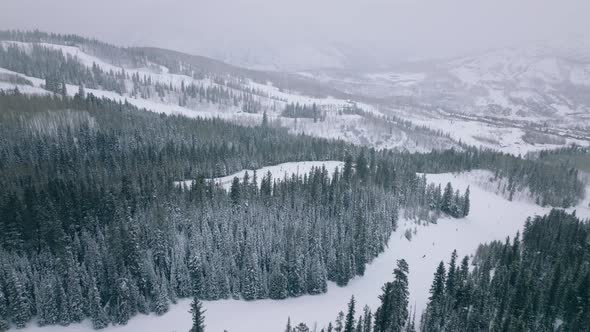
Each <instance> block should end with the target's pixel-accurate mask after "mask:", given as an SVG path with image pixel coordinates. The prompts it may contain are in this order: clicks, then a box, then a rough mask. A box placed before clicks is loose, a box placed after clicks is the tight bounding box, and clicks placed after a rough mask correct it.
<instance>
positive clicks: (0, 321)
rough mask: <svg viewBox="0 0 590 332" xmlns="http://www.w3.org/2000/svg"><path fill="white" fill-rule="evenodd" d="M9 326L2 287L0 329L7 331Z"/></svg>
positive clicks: (0, 292)
mask: <svg viewBox="0 0 590 332" xmlns="http://www.w3.org/2000/svg"><path fill="white" fill-rule="evenodd" d="M9 327H10V326H9V325H8V307H7V304H6V296H5V295H4V292H3V291H2V289H0V331H7V330H8V328H9Z"/></svg>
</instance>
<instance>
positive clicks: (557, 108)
mask: <svg viewBox="0 0 590 332" xmlns="http://www.w3.org/2000/svg"><path fill="white" fill-rule="evenodd" d="M68 38H69V39H68ZM68 38H65V39H63V38H62V39H60V38H56V37H55V36H53V37H52V36H49V35H43V34H41V35H39V36H35V35H33V36H31V35H25V36H13V35H10V34H7V35H4V36H2V38H1V39H2V40H0V43H1V44H0V45H2V49H3V50H4V51H5V54H6V56H5V57H4V58H3V59H0V60H2V61H1V63H0V89H10V88H14V87H15V86H16V87H18V88H19V89H20V90H21V91H22V92H27V93H43V92H45V93H48V91H47V90H51V89H49V88H48V87H47V78H48V77H49V78H52V77H53V76H56V75H54V74H53V72H54V71H55V69H52V67H51V66H57V64H56V63H59V62H60V61H63V62H64V63H66V64H61V66H69V67H71V68H70V70H74V71H75V72H78V73H80V75H82V76H84V79H83V80H82V79H80V78H78V77H64V82H63V83H64V84H65V85H66V89H65V90H67V91H66V92H67V93H68V94H70V95H74V94H75V93H77V92H78V88H79V85H80V84H83V85H85V87H86V90H87V91H88V92H92V93H93V94H95V95H98V96H104V97H107V98H111V99H115V100H120V101H128V102H130V103H132V104H134V105H136V106H138V107H143V108H146V109H148V110H151V111H155V112H165V113H169V114H182V115H186V116H192V117H197V116H198V117H220V118H224V119H226V120H229V121H234V122H238V123H241V124H244V125H252V124H259V123H261V121H262V118H263V114H264V113H266V114H267V116H268V118H269V120H270V121H271V123H272V124H273V125H276V126H282V127H286V128H288V129H289V130H290V131H291V132H293V133H306V134H311V135H316V136H320V137H326V138H340V139H344V140H346V141H349V142H352V143H356V144H364V145H369V146H373V147H376V148H401V149H408V150H411V151H416V150H418V151H426V150H430V149H433V148H435V149H444V148H449V147H457V146H459V142H462V143H467V144H469V145H477V146H485V147H490V148H495V149H500V150H502V151H505V152H509V153H514V154H523V153H526V152H528V151H531V150H539V149H546V148H555V147H561V146H564V145H566V144H570V143H576V144H580V145H588V144H589V142H590V135H589V134H588V132H590V130H588V128H590V57H589V56H587V55H590V52H584V51H583V50H581V49H576V50H575V51H571V50H567V51H565V50H564V49H559V50H557V51H555V50H553V49H547V48H529V49H504V50H498V51H493V52H488V53H484V54H479V55H474V56H468V57H463V58H458V59H452V60H444V61H430V62H425V61H422V62H413V63H404V64H400V65H397V66H395V67H391V68H390V69H388V70H380V71H375V70H372V71H352V70H343V69H331V70H321V71H318V70H316V71H299V72H295V73H294V72H291V73H287V72H278V71H264V70H253V69H246V68H243V67H238V66H235V65H230V64H227V63H224V62H221V61H218V60H214V59H211V58H207V57H202V56H195V55H188V54H184V53H180V52H175V51H171V50H165V49H157V48H149V47H143V48H129V49H126V48H118V47H115V46H111V45H108V44H104V43H101V42H97V41H90V40H86V39H84V38H81V37H75V38H74V37H68ZM11 52H12V53H14V52H17V53H18V52H23V53H21V54H20V55H16V56H15V55H14V54H12V55H11ZM334 54H335V55H336V57H338V54H337V53H334ZM43 57H51V58H52V60H51V61H45V60H46V59H45V60H43V59H39V58H43ZM15 59H18V61H16V60H15ZM59 59H61V60H59ZM68 59H69V60H68ZM52 61H57V62H56V63H53V62H52ZM68 61H70V62H69V63H68ZM268 64H269V65H273V63H272V62H269V63H268ZM340 65H342V63H340ZM273 66H274V65H273ZM336 67H337V66H336ZM34 68H36V69H34ZM66 72H67V71H66ZM68 75H70V76H71V75H73V74H69V73H66V75H65V76H68ZM57 76H59V75H57ZM85 80H86V81H85ZM54 83H55V82H54ZM57 83H58V84H59V83H60V82H57ZM54 90H55V89H54ZM54 92H55V91H54ZM290 104H299V105H301V106H302V107H304V106H305V107H308V108H310V109H312V108H313V105H314V104H315V105H316V107H317V109H318V112H319V113H318V114H321V116H320V117H315V118H314V117H310V116H293V115H291V116H286V114H285V113H284V110H285V108H286V107H287V106H288V105H290Z"/></svg>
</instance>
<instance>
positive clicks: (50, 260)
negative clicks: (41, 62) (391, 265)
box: [0, 91, 581, 328]
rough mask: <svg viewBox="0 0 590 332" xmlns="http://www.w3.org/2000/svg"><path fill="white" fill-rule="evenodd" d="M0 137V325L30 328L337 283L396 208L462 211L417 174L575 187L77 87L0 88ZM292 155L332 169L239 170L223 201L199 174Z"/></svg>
mask: <svg viewBox="0 0 590 332" xmlns="http://www.w3.org/2000/svg"><path fill="white" fill-rule="evenodd" d="M0 143H1V144H0V186H1V187H2V191H1V193H0V245H1V248H0V260H1V264H0V326H1V327H3V328H4V327H6V326H7V323H10V324H14V325H16V326H24V325H25V324H26V323H27V322H28V321H29V320H30V319H31V318H32V317H34V316H36V317H37V319H38V323H39V324H42V325H45V324H64V325H65V324H69V323H72V322H78V321H80V320H82V319H84V318H86V317H89V318H91V319H92V323H93V325H94V326H95V327H96V328H101V327H104V326H106V325H107V324H109V323H116V324H124V323H125V322H127V320H128V319H129V318H130V317H131V316H133V315H134V314H136V313H138V312H141V313H147V312H156V313H158V314H161V313H164V312H165V311H166V310H167V308H168V303H169V302H170V301H174V300H175V299H176V298H179V297H187V296H193V295H194V296H198V297H199V298H201V299H221V298H230V297H234V298H242V299H246V300H252V299H260V298H284V297H288V296H298V295H302V294H315V293H321V292H324V291H325V290H326V282H327V280H332V281H335V282H336V283H338V284H340V285H344V284H346V283H347V282H348V281H349V280H350V279H351V278H352V277H353V276H355V275H362V274H363V273H364V269H365V266H366V264H367V263H369V262H370V261H371V260H372V259H373V258H374V257H375V256H376V255H378V254H379V253H380V252H382V251H383V249H384V246H385V245H386V243H387V242H386V241H387V240H388V238H389V236H390V233H391V232H392V230H394V229H395V227H396V223H397V218H398V211H399V210H400V209H404V211H405V213H406V215H408V216H416V217H418V218H420V219H423V220H436V218H437V216H438V215H440V214H441V213H447V214H451V215H455V216H457V217H460V216H462V215H464V214H466V213H467V212H468V209H466V208H464V206H465V201H466V197H467V195H465V194H463V193H459V192H452V190H447V193H443V190H442V189H441V188H440V187H435V186H434V185H428V184H427V183H426V180H425V178H424V177H422V176H419V175H417V173H418V172H424V171H436V170H445V171H449V170H454V171H459V170H464V169H471V168H475V167H488V168H490V169H492V170H494V171H496V173H497V174H498V176H499V177H506V176H512V177H513V182H514V183H515V184H518V185H520V186H528V185H529V184H531V183H532V182H531V181H532V180H531V179H551V181H553V182H552V183H553V187H552V188H554V189H553V190H555V192H560V193H561V192H569V191H571V187H576V186H581V184H580V183H579V181H578V180H577V178H576V177H575V173H574V172H561V173H558V172H557V171H556V170H557V168H556V167H553V166H551V165H545V164H536V163H534V162H530V161H526V160H523V159H520V158H514V157H507V156H504V155H500V154H497V153H494V152H491V151H479V150H470V149H468V150H466V151H464V152H458V151H450V152H446V153H430V154H403V153H396V152H392V151H387V150H383V151H375V150H372V149H366V148H361V147H356V146H353V145H350V144H346V143H343V142H341V141H330V140H324V139H317V138H311V137H308V136H304V135H300V136H293V135H289V134H287V133H286V131H285V130H280V129H273V128H268V126H266V123H265V122H262V123H261V124H260V126H258V127H255V128H246V127H240V126H237V125H232V124H228V123H225V122H223V121H220V120H200V119H187V118H184V117H175V116H165V115H158V114H154V113H150V112H145V111H142V110H139V109H137V108H135V107H133V106H131V105H129V104H123V103H117V102H113V101H110V100H106V99H98V98H95V97H94V96H92V95H88V96H85V94H84V93H83V91H81V93H80V94H78V95H77V96H76V97H75V98H63V97H54V96H45V97H27V96H23V95H20V94H18V93H12V92H11V93H4V92H2V93H0ZM301 160H343V161H345V166H344V167H343V168H342V169H340V170H337V171H336V172H335V173H333V174H330V176H329V174H327V171H326V170H325V169H316V170H314V171H313V172H312V173H310V174H307V175H305V176H302V177H299V178H296V177H293V178H290V179H285V180H284V181H279V182H277V181H274V179H272V178H270V177H269V176H267V175H264V174H250V175H249V177H248V178H243V179H236V180H235V181H234V184H233V185H232V188H231V190H230V191H229V192H226V191H225V190H223V189H222V188H220V187H217V186H215V185H214V183H213V182H212V181H208V180H207V178H210V177H214V176H223V175H227V174H230V173H232V172H235V171H238V170H240V169H244V168H250V169H256V168H258V167H260V166H263V165H269V164H276V163H281V162H286V161H301ZM518 172H521V173H518ZM518 174H523V175H524V176H517V175H518ZM254 176H257V177H260V178H262V179H263V180H262V185H261V187H260V188H258V187H257V186H254V185H252V183H253V181H251V179H252V177H254ZM183 179H197V180H195V181H194V182H193V184H192V186H191V188H190V190H183V189H182V188H179V187H178V186H175V185H174V181H178V180H183ZM541 194H543V193H542V192H540V193H539V195H541ZM551 195H553V192H552V194H551ZM547 197H549V198H551V197H553V196H547ZM578 198H579V195H577V194H576V193H575V192H574V193H573V194H572V195H571V200H572V201H575V200H577V199H578ZM560 199H561V198H560ZM559 202H562V201H561V200H559Z"/></svg>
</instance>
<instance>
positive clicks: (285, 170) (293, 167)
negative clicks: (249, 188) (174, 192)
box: [175, 160, 344, 190]
mask: <svg viewBox="0 0 590 332" xmlns="http://www.w3.org/2000/svg"><path fill="white" fill-rule="evenodd" d="M343 165H344V162H342V161H335V160H330V161H300V162H290V163H283V164H278V165H273V166H266V167H263V168H260V169H257V170H256V178H257V183H256V184H257V185H258V186H260V182H261V181H260V180H261V179H262V178H263V177H264V176H266V174H267V173H268V172H270V174H271V176H272V179H273V181H276V180H283V179H285V178H290V177H291V175H295V176H297V177H301V176H303V175H305V174H308V173H310V172H311V171H312V169H314V168H322V167H325V168H326V170H327V171H328V175H329V176H331V175H332V173H334V170H335V169H336V168H341V167H342V166H343ZM246 172H248V176H249V177H250V181H252V180H253V176H254V170H251V169H244V170H241V171H239V172H237V173H234V174H231V175H228V176H224V177H219V178H214V179H213V181H215V183H217V184H218V185H220V186H221V187H223V188H224V189H226V190H229V189H230V187H231V183H232V181H233V180H234V178H235V177H238V178H239V179H240V182H242V179H243V178H244V175H245V174H246ZM192 182H193V180H185V181H178V182H175V184H176V185H183V186H185V187H189V186H190V185H191V184H192Z"/></svg>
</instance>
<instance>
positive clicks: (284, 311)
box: [24, 162, 590, 332]
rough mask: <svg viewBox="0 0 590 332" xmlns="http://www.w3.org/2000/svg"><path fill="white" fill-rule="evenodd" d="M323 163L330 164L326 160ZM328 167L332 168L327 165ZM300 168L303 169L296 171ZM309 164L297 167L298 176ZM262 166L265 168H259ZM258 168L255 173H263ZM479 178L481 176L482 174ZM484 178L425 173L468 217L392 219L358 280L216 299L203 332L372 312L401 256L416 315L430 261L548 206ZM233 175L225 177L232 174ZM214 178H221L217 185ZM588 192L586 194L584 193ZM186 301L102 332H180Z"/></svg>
mask: <svg viewBox="0 0 590 332" xmlns="http://www.w3.org/2000/svg"><path fill="white" fill-rule="evenodd" d="M329 163H330V164H329V165H332V166H333V164H331V163H332V162H329ZM333 163H334V165H338V164H336V163H338V162H333ZM296 165H297V164H296V163H289V164H281V165H277V166H273V167H274V168H272V170H274V171H276V170H278V171H279V173H274V174H280V172H284V171H285V170H287V169H288V170H290V171H294V170H296V169H297V166H296ZM302 165H306V166H302ZM311 166H312V164H310V163H309V162H304V163H302V164H299V170H300V171H302V170H303V169H304V168H306V167H311ZM267 169H268V168H267ZM263 172H264V171H263V170H260V171H259V172H258V174H263ZM486 174H487V175H486ZM491 176H492V174H491V173H490V172H487V171H472V172H468V173H461V174H428V175H427V179H428V181H429V182H434V183H441V184H443V185H444V184H446V183H447V182H449V181H450V182H452V184H453V187H454V188H457V189H460V190H461V191H463V190H465V189H466V187H467V186H470V187H471V214H470V215H469V216H468V217H467V218H464V219H460V220H456V219H448V218H443V219H440V220H439V221H438V223H437V224H429V225H417V224H416V223H415V222H414V221H410V220H405V221H400V224H399V227H398V230H397V231H396V232H395V233H393V235H392V237H391V238H390V240H389V247H388V248H387V249H386V251H385V252H384V253H382V254H381V255H379V256H378V257H377V258H376V259H375V260H374V261H373V262H372V263H371V264H370V265H369V266H367V269H366V273H365V275H364V276H363V277H357V278H355V279H353V280H351V281H350V283H349V284H348V285H347V286H345V287H338V286H336V285H335V284H334V283H329V284H328V292H327V293H325V294H321V295H314V296H312V295H306V296H302V297H299V298H290V299H286V300H259V301H251V302H247V301H239V300H221V301H213V302H209V301H207V302H204V307H205V309H206V310H207V312H206V313H205V323H206V325H207V326H206V328H207V330H208V331H215V332H217V331H220V332H221V331H224V330H227V331H229V332H232V331H235V332H243V331H246V332H248V331H257V332H276V331H282V330H283V329H284V326H285V324H286V322H287V318H288V317H291V322H292V323H293V324H295V323H299V322H305V323H307V324H308V325H309V326H310V327H311V328H312V329H313V326H314V323H316V324H317V327H318V330H319V328H321V327H322V326H324V325H325V324H327V323H328V321H331V320H334V319H335V317H336V315H337V313H338V311H340V310H345V308H346V304H347V302H348V301H349V299H350V297H351V296H352V295H354V296H355V298H356V299H357V305H358V308H362V307H363V306H364V305H365V304H367V305H369V306H370V307H371V308H372V310H373V311H374V310H375V309H376V308H377V306H378V302H379V300H378V298H377V296H378V295H379V294H380V292H381V290H380V289H381V286H382V285H383V284H384V283H385V282H386V281H389V280H391V279H392V271H393V268H394V266H395V262H396V260H397V259H401V258H404V259H405V260H406V261H407V262H408V263H409V266H410V276H409V280H410V284H409V286H410V297H411V299H410V304H411V305H412V306H415V307H416V311H417V313H418V315H419V314H420V312H421V311H422V310H423V309H424V308H425V306H426V302H427V299H428V289H429V288H430V284H431V282H432V276H433V274H434V271H435V269H436V265H437V264H438V262H440V261H441V260H442V261H445V262H447V263H448V260H449V258H450V255H451V252H452V251H453V250H454V249H457V252H458V254H459V257H462V256H464V255H471V254H473V253H474V252H475V250H476V249H477V247H478V245H479V244H480V243H485V242H489V241H492V240H504V239H505V238H506V237H507V236H511V237H512V236H514V234H515V233H516V232H517V231H519V230H522V227H523V225H524V221H525V219H526V218H527V217H529V216H534V215H542V214H545V213H547V212H548V211H549V208H542V207H540V206H537V205H534V204H533V203H531V202H530V201H528V200H527V199H525V198H522V199H520V200H517V201H508V200H507V199H505V198H503V197H502V196H500V195H498V194H496V193H495V190H494V189H493V188H494V186H493V185H490V184H487V183H486V182H485V181H486V179H489V178H491ZM232 178H233V175H232ZM220 181H221V180H220ZM589 190H590V189H589ZM577 215H578V216H580V217H582V218H590V209H589V208H588V198H587V199H585V200H584V202H583V203H582V204H580V206H578V207H577ZM408 228H410V229H412V230H414V229H415V230H416V234H414V235H413V237H412V240H411V241H408V240H407V239H406V238H405V237H404V233H405V231H406V229H408ZM189 305H190V300H188V299H185V300H181V301H179V302H178V303H177V304H174V305H172V306H171V308H170V311H169V312H168V313H166V314H164V315H163V316H155V315H148V316H145V315H139V316H136V317H134V318H132V319H131V320H130V321H129V323H128V324H127V325H126V326H114V327H109V328H107V329H105V331H106V332H132V331H144V332H152V331H153V332H156V331H157V332H167V331H188V330H189V329H190V325H191V318H190V314H189V313H188V310H189ZM30 325H31V326H30V327H28V328H27V329H25V330H24V331H26V332H33V331H39V332H57V331H64V332H90V331H92V327H91V325H90V322H84V323H82V324H77V325H72V326H68V327H43V328H39V327H36V326H34V324H30Z"/></svg>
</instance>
